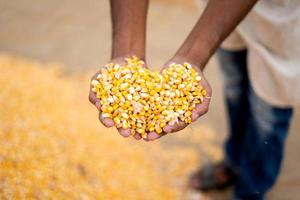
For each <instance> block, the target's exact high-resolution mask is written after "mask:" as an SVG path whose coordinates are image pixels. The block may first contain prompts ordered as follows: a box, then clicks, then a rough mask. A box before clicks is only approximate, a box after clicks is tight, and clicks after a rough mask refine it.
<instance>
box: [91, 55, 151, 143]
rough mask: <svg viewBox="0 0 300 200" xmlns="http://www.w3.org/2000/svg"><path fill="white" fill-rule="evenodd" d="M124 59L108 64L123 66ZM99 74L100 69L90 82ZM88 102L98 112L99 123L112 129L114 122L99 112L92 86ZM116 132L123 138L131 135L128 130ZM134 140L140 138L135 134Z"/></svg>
mask: <svg viewBox="0 0 300 200" xmlns="http://www.w3.org/2000/svg"><path fill="white" fill-rule="evenodd" d="M127 57H128V56H126V57H118V58H114V59H112V60H111V61H110V62H109V63H114V64H119V65H124V64H125V62H126V61H125V58H127ZM144 66H145V68H147V65H146V64H145V65H144ZM99 74H100V69H99V70H98V72H97V73H96V74H94V75H93V76H92V78H91V81H92V80H96V79H97V76H98V75H99ZM89 101H90V102H91V103H92V104H93V105H94V106H95V107H96V108H97V109H98V111H99V120H100V122H101V123H102V124H103V125H104V126H106V127H113V126H115V123H114V121H113V120H112V119H111V118H107V117H103V115H102V110H101V103H100V99H98V98H97V97H96V94H95V93H94V92H93V91H92V86H90V91H89ZM118 132H119V133H120V135H122V136H123V137H129V136H130V135H131V132H130V129H123V128H118ZM134 138H135V139H137V140H140V139H141V138H142V137H141V135H140V134H138V133H136V134H135V135H134Z"/></svg>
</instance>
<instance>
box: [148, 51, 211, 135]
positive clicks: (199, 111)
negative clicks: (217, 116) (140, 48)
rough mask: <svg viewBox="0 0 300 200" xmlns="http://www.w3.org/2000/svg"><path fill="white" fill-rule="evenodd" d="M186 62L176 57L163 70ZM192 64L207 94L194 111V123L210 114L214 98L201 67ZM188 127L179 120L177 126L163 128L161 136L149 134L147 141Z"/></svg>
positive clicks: (168, 125)
mask: <svg viewBox="0 0 300 200" xmlns="http://www.w3.org/2000/svg"><path fill="white" fill-rule="evenodd" d="M184 62H187V60H186V59H184V58H181V57H174V58H172V59H171V60H169V61H168V62H167V63H166V64H165V65H164V67H163V68H162V70H164V69H166V68H168V67H169V65H170V64H171V63H178V64H183V63H184ZM190 64H191V65H192V66H193V68H194V69H195V70H196V71H197V72H198V74H199V76H200V77H201V80H200V84H201V85H202V87H203V88H204V89H205V91H206V94H205V95H204V98H203V102H202V103H201V104H197V105H196V107H195V108H194V109H193V110H192V116H191V119H192V122H194V121H196V120H197V119H198V118H199V117H201V116H202V115H204V114H206V113H207V112H208V109H209V103H210V99H211V96H212V89H211V87H210V85H209V83H208V81H207V80H206V78H205V77H204V74H203V73H202V71H201V69H200V67H199V66H196V65H193V64H192V63H190ZM187 125H188V124H187V123H185V122H183V121H181V120H179V122H178V123H175V124H171V125H170V124H167V125H166V126H165V127H164V128H163V133H161V134H157V133H155V132H152V133H149V134H148V138H147V139H148V140H156V139H158V138H160V137H162V136H164V135H166V134H167V133H173V132H177V131H180V130H182V129H184V128H185V127H186V126H187Z"/></svg>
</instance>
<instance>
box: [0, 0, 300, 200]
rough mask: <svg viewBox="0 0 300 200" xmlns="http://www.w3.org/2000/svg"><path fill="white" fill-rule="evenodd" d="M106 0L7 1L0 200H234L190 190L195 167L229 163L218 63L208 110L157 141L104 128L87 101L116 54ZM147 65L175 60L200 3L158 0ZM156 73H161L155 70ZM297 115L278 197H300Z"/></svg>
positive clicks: (0, 49)
mask: <svg viewBox="0 0 300 200" xmlns="http://www.w3.org/2000/svg"><path fill="white" fill-rule="evenodd" d="M108 5H109V4H108V1H106V0H100V1H97V0H60V1H59V0H51V1H50V0H44V1H40V0H28V1H21V0H11V1H7V0H0V27H1V29H0V199H105V200H106V199H117V200H118V199H149V200H154V199H155V200H157V199H164V200H165V199H166V200H168V199H200V200H201V199H221V200H222V199H227V198H228V192H226V191H225V192H222V193H214V192H212V193H207V194H200V193H197V194H194V193H192V194H191V193H190V192H189V191H187V190H186V187H185V183H186V179H187V177H188V174H189V173H191V172H192V170H194V169H195V168H196V167H197V166H201V165H203V164H204V163H206V162H213V161H216V160H219V159H221V158H222V146H221V145H222V142H223V140H224V138H225V137H226V126H225V124H226V123H225V122H226V121H225V119H226V116H225V109H224V107H223V104H222V89H221V88H222V84H221V81H220V76H219V72H218V69H217V66H216V65H217V64H216V61H215V60H214V59H212V61H211V62H210V63H209V64H208V67H207V70H206V72H205V73H206V76H207V78H208V79H209V80H210V83H211V85H212V88H213V90H214V96H213V100H212V104H211V107H210V112H209V113H208V114H207V115H206V116H205V117H203V118H202V119H200V120H198V121H197V122H196V123H194V124H193V125H191V126H189V127H188V128H186V129H185V130H183V131H181V132H179V133H176V134H171V135H168V136H166V137H164V138H162V139H161V140H159V141H157V142H150V143H146V142H143V141H135V140H133V139H124V138H122V137H121V136H120V135H118V133H117V132H116V131H115V130H114V129H107V128H104V127H103V126H102V125H101V124H100V123H99V122H98V120H97V111H96V109H95V108H94V107H93V106H92V105H90V104H89V102H88V100H87V95H88V87H89V79H90V76H91V75H92V74H94V73H95V71H96V70H97V66H99V65H100V64H103V63H105V62H106V61H108V59H109V54H110V37H109V36H110V33H111V30H110V21H109V7H108ZM149 11H150V12H149V20H148V22H149V23H148V49H147V50H148V57H147V58H148V64H149V65H150V66H159V65H162V64H163V63H164V61H166V60H167V59H168V58H170V57H171V56H172V54H173V53H174V52H175V50H176V48H178V47H179V45H180V44H181V42H182V41H183V39H184V38H185V36H186V35H187V34H188V32H189V30H190V29H191V28H192V26H193V24H194V23H195V21H196V20H197V18H198V16H199V15H200V11H199V9H198V8H197V6H196V4H195V2H194V1H184V0H153V1H151V5H150V8H149ZM152 70H159V68H158V67H152ZM299 116H300V115H299V111H298V110H297V112H296V114H295V118H294V120H293V124H292V128H291V132H290V137H289V139H288V141H287V149H286V155H287V156H286V159H285V164H284V166H283V173H282V175H281V177H280V180H279V182H278V183H277V185H276V186H275V188H274V190H273V191H272V192H271V194H270V195H269V198H270V199H275V200H276V199H278V200H279V199H280V200H284V199H287V200H290V199H294V197H295V195H296V194H298V189H299V187H300V174H299V173H298V169H299V167H300V161H299V159H298V154H299V148H297V144H298V142H299V139H300V136H299V130H300V127H299V123H298V124H297V123H296V122H297V121H299V119H300V117H299Z"/></svg>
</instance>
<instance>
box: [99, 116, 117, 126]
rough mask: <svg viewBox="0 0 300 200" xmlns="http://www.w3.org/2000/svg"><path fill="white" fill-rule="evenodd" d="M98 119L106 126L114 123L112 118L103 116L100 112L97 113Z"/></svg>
mask: <svg viewBox="0 0 300 200" xmlns="http://www.w3.org/2000/svg"><path fill="white" fill-rule="evenodd" d="M99 120H100V122H101V123H102V124H103V125H104V126H106V127H108V128H109V127H113V126H114V125H115V123H114V121H113V120H112V119H110V118H107V117H103V115H102V114H101V113H99Z"/></svg>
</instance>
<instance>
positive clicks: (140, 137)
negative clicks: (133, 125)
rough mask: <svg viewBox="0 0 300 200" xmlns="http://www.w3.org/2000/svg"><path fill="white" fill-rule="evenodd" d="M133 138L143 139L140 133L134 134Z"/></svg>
mask: <svg viewBox="0 0 300 200" xmlns="http://www.w3.org/2000/svg"><path fill="white" fill-rule="evenodd" d="M133 137H134V138H135V139H136V140H140V139H142V136H141V134H138V133H136V134H134V135H133Z"/></svg>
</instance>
